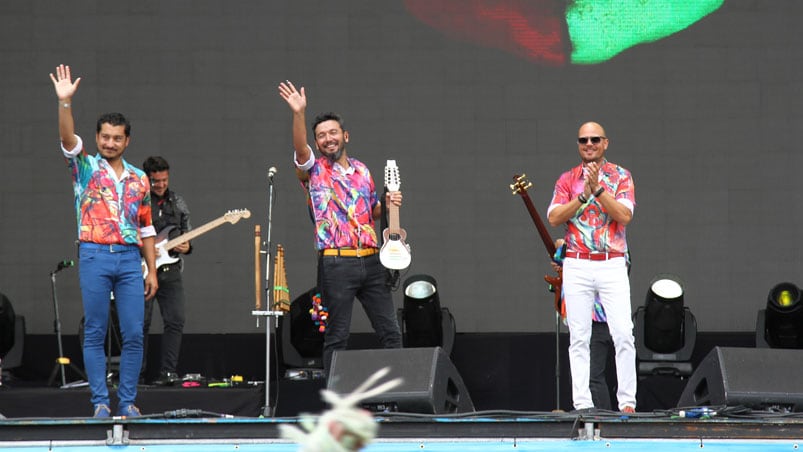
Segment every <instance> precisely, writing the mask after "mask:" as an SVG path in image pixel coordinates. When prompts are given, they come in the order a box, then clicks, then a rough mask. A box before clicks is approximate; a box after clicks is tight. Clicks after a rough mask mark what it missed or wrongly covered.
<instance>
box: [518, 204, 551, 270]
mask: <svg viewBox="0 0 803 452" xmlns="http://www.w3.org/2000/svg"><path fill="white" fill-rule="evenodd" d="M519 194H520V195H521V199H522V201H524V205H525V206H527V211H528V212H529V213H530V217H532V219H533V223H535V228H536V229H538V235H540V236H541V240H542V241H543V242H544V246H545V247H546V250H547V253H549V258H550V259H552V256H554V255H555V251H556V250H557V249H556V248H555V243H554V242H553V241H552V237H551V236H550V235H549V231H547V228H546V226H545V225H544V222H543V221H542V220H541V216H540V215H538V211H537V210H536V209H535V206H534V205H533V201H532V200H531V199H530V195H528V194H527V191H526V190H522V191H521V192H520V193H519Z"/></svg>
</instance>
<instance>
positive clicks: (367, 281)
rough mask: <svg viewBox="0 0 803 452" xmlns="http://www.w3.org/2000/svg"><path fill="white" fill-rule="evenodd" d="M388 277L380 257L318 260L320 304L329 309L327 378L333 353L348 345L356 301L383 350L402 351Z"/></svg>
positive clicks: (325, 357) (325, 354) (325, 343)
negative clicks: (355, 299)
mask: <svg viewBox="0 0 803 452" xmlns="http://www.w3.org/2000/svg"><path fill="white" fill-rule="evenodd" d="M386 275H387V273H386V271H385V267H383V266H382V264H381V263H380V262H379V254H374V255H371V256H366V257H343V256H321V257H319V258H318V287H319V288H320V289H321V302H322V303H323V305H324V306H326V307H327V308H328V309H329V318H328V319H327V321H326V333H325V335H324V341H323V367H324V371H325V373H326V374H327V375H328V374H329V367H330V364H331V363H332V355H333V354H334V351H335V350H343V349H345V348H346V346H347V345H348V339H349V329H350V328H351V312H352V308H353V307H354V298H355V297H356V298H357V299H358V300H360V303H361V304H362V307H363V309H364V310H365V313H366V314H367V315H368V320H370V321H371V326H372V327H373V328H374V331H376V333H377V334H378V335H379V341H380V343H381V344H382V346H383V347H384V348H401V346H402V337H401V331H400V330H399V322H398V320H397V319H396V309H395V307H394V306H393V297H392V296H391V294H390V288H389V287H388V285H387V277H386Z"/></svg>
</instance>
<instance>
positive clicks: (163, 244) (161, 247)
mask: <svg viewBox="0 0 803 452" xmlns="http://www.w3.org/2000/svg"><path fill="white" fill-rule="evenodd" d="M175 228H176V227H175V226H168V227H166V228H164V229H162V230H161V231H160V232H159V234H157V235H156V239H155V242H156V244H155V245H154V247H155V248H156V268H157V269H158V268H160V267H161V266H162V265H168V264H175V263H176V262H178V261H179V257H178V256H175V257H173V256H171V255H170V251H168V249H167V242H168V239H169V237H170V231H172V230H173V229H175Z"/></svg>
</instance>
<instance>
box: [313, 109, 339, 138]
mask: <svg viewBox="0 0 803 452" xmlns="http://www.w3.org/2000/svg"><path fill="white" fill-rule="evenodd" d="M325 121H337V123H338V124H340V129H342V130H343V131H344V132H345V131H346V125H345V123H344V122H343V118H342V117H341V116H340V115H339V114H337V113H335V112H331V111H328V112H326V113H321V114H319V115H318V116H316V117H315V119H313V120H312V133H313V134H315V128H316V127H318V124H320V123H322V122H325Z"/></svg>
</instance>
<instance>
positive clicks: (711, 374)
mask: <svg viewBox="0 0 803 452" xmlns="http://www.w3.org/2000/svg"><path fill="white" fill-rule="evenodd" d="M801 375H803V350H793V349H775V348H732V347H715V348H714V349H713V350H711V352H710V353H709V354H708V355H707V356H706V357H705V358H704V359H703V361H702V362H700V365H699V366H697V369H696V370H695V371H694V374H692V376H691V377H690V378H689V382H688V383H687V384H686V388H685V389H684V390H683V393H682V394H681V395H680V400H678V407H690V406H716V405H727V406H745V407H748V408H753V409H766V408H779V409H787V410H790V411H803V378H801Z"/></svg>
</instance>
